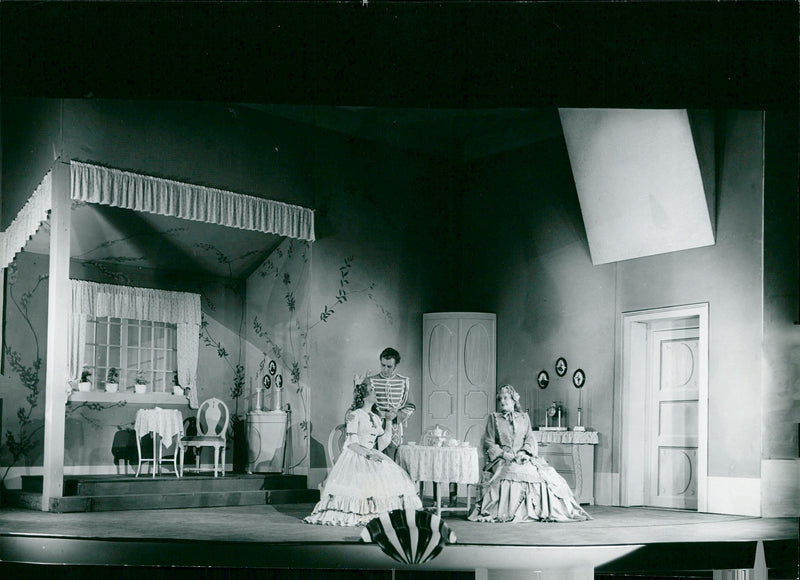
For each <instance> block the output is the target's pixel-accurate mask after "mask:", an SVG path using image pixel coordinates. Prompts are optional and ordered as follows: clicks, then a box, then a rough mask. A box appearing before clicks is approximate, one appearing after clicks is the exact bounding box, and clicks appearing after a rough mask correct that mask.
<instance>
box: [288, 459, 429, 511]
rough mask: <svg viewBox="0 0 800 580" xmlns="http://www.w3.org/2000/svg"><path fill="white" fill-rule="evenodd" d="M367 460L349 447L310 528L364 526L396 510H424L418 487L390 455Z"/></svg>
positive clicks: (315, 509) (327, 483) (324, 489)
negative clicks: (318, 526)
mask: <svg viewBox="0 0 800 580" xmlns="http://www.w3.org/2000/svg"><path fill="white" fill-rule="evenodd" d="M380 457H381V459H382V460H381V461H376V460H373V459H367V458H365V457H363V456H361V455H359V454H357V453H355V452H354V451H353V450H352V449H350V448H348V447H345V448H344V450H343V451H342V454H341V455H340V456H339V459H338V460H337V461H336V463H335V464H334V466H333V469H331V472H330V474H329V475H328V479H327V481H326V482H325V486H324V488H323V490H322V493H321V494H320V501H319V502H318V503H317V505H316V506H315V507H314V511H313V512H312V513H311V515H309V516H307V517H306V518H304V520H303V521H304V522H306V523H308V524H322V525H329V526H363V525H365V524H366V523H367V522H369V521H370V520H371V519H373V518H374V517H375V516H377V515H380V514H382V513H386V512H389V511H392V510H395V509H406V508H410V509H415V510H416V509H421V508H422V502H421V501H420V499H419V497H418V496H417V486H416V485H415V484H414V482H413V481H411V478H410V477H409V476H408V474H407V473H406V472H405V471H404V470H403V469H402V468H401V467H399V466H398V465H397V464H396V463H395V462H394V461H392V460H391V459H389V457H387V456H386V455H381V456H380Z"/></svg>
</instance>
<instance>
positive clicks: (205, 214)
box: [0, 160, 315, 510]
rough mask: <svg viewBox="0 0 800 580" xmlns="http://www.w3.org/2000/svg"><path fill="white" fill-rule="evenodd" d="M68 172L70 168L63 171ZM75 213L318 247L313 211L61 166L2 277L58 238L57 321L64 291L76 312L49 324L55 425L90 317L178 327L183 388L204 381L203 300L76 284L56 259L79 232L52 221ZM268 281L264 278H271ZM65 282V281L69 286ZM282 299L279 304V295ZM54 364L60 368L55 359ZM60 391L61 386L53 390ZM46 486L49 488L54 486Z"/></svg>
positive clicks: (24, 218)
mask: <svg viewBox="0 0 800 580" xmlns="http://www.w3.org/2000/svg"><path fill="white" fill-rule="evenodd" d="M59 163H61V164H63V165H61V167H59V166H58V164H59ZM65 165H67V166H68V175H67V174H66V172H65V171H62V168H63V169H67V168H66V167H64V166H65ZM64 190H68V192H69V193H68V197H69V200H71V202H65V201H61V200H65V199H66V193H65V192H64ZM65 204H66V205H65ZM70 204H71V205H72V206H76V204H77V206H87V204H88V206H94V207H97V206H106V207H108V208H119V210H107V211H122V210H130V211H133V212H142V213H144V214H150V215H151V216H154V217H153V218H152V219H154V220H155V219H162V220H163V218H157V217H155V216H164V217H167V218H178V219H180V220H189V221H191V222H197V223H198V224H202V227H203V228H204V227H206V226H215V227H222V228H235V229H237V230H240V231H241V230H246V231H249V232H253V233H259V234H271V235H272V236H277V237H279V239H284V240H300V241H302V242H308V243H310V242H313V241H314V240H315V237H314V211H313V210H311V209H308V208H304V207H301V206H297V205H291V204H286V203H282V202H278V201H272V200H268V199H263V198H260V197H256V196H253V195H245V194H241V193H235V192H232V191H225V190H222V189H216V188H212V187H206V186H201V185H194V184H190V183H185V182H180V181H175V180H171V179H165V178H161V177H155V176H151V175H144V174H138V173H133V172H130V171H123V170H119V169H114V168H109V167H102V166H99V165H94V164H91V163H86V162H80V161H74V160H72V161H69V162H68V163H66V162H61V161H57V162H56V164H55V165H53V166H52V167H51V169H50V171H48V172H47V174H46V175H45V176H44V178H43V179H42V180H41V182H40V183H39V185H38V186H37V187H36V189H35V191H34V192H33V194H32V195H31V196H30V197H29V198H28V200H27V202H26V203H25V204H24V206H23V207H22V209H21V210H20V211H19V212H18V213H17V215H16V217H15V218H14V220H13V221H12V222H11V223H10V224H9V226H8V227H7V229H6V230H5V231H4V232H0V268H3V269H6V268H8V267H9V265H10V264H11V263H12V261H14V259H15V256H16V255H17V254H18V253H19V252H20V251H22V250H23V249H29V248H30V246H29V243H30V242H31V240H32V239H34V236H37V232H39V231H41V230H46V229H47V230H52V231H48V232H45V233H46V234H47V235H48V236H49V237H50V241H49V248H50V254H51V258H50V260H51V266H50V268H51V284H50V292H51V301H50V303H49V306H48V312H49V314H50V315H52V314H53V313H54V312H58V311H60V310H61V309H60V308H59V307H58V306H56V307H55V308H54V305H53V304H54V303H53V301H52V299H53V296H54V295H53V292H54V291H55V292H58V291H56V290H54V288H56V287H60V289H61V290H60V293H61V294H62V295H65V298H62V299H60V300H62V302H61V304H63V305H64V306H67V302H69V303H70V304H71V308H70V307H67V308H65V309H64V310H69V313H70V316H69V317H68V320H66V319H62V322H57V323H55V324H56V326H55V327H54V326H53V325H52V323H50V322H48V354H47V357H48V361H47V363H48V364H47V367H48V371H47V386H46V397H47V399H46V411H45V413H46V415H50V411H48V410H47V409H51V408H52V409H53V410H55V409H56V408H57V407H59V406H61V405H63V404H65V403H66V401H65V400H63V399H62V402H61V403H58V404H56V407H55V408H53V407H51V405H52V404H53V403H52V402H51V401H50V400H48V399H51V398H52V397H51V395H52V394H53V393H55V392H56V391H57V390H60V391H61V392H62V393H63V386H61V387H58V386H57V384H63V383H62V382H61V381H62V380H63V379H62V378H61V377H65V378H67V379H68V380H69V381H75V380H76V379H77V377H79V376H80V372H81V369H82V368H83V365H84V356H85V353H84V350H85V336H86V321H87V317H88V316H95V317H98V316H107V317H114V318H130V319H139V320H153V321H159V322H166V323H170V324H175V325H176V326H177V330H178V332H177V337H178V353H179V354H178V361H177V373H178V379H179V382H180V384H181V385H186V386H191V385H193V384H194V383H195V381H196V380H197V379H196V373H197V366H198V350H199V345H198V343H199V335H200V333H199V328H200V325H201V318H202V312H201V296H200V294H199V293H195V292H177V291H174V290H162V289H158V288H140V287H136V286H131V285H118V284H105V283H99V282H95V281H89V280H78V279H69V274H68V272H69V264H68V262H69V260H70V256H69V255H67V254H64V253H63V251H62V252H60V253H59V252H58V251H57V250H56V249H57V248H58V247H59V240H62V241H63V240H68V237H67V238H65V237H64V236H65V235H66V236H69V235H70V234H69V230H70V229H71V228H72V227H75V226H74V225H73V226H70V225H69V224H70V220H69V218H67V220H66V223H67V224H68V225H67V227H66V229H67V230H68V231H67V233H66V234H63V233H59V232H58V231H57V230H58V228H59V227H60V226H59V225H58V224H57V218H56V221H53V220H54V216H55V215H61V216H63V215H64V213H63V212H64V211H67V212H68V211H69V209H70ZM56 205H58V207H59V208H61V209H58V211H59V212H61V213H60V214H56V211H55V210H56ZM62 219H63V218H62ZM148 219H149V218H148ZM45 222H49V223H50V228H42V225H43V224H44V223H45ZM61 223H63V222H61ZM161 223H163V222H161ZM192 227H194V226H192ZM201 229H202V228H201ZM78 233H80V232H78ZM242 235H244V234H242ZM248 235H249V234H248ZM59 236H60V237H59ZM37 237H38V236H37ZM278 243H280V242H278ZM31 245H34V244H31ZM67 245H69V244H67ZM26 246H29V247H28V248H26ZM275 247H278V246H274V247H273V249H274V248H275ZM281 247H282V246H281ZM54 255H55V257H54ZM54 259H55V260H56V261H57V262H59V263H61V262H64V264H61V266H57V267H60V268H62V272H64V271H66V272H67V274H66V275H62V276H57V277H55V278H54V277H53V276H52V273H53V267H54V266H53V260H54ZM65 260H66V262H65ZM261 277H262V278H263V277H264V274H263V273H262V276H261ZM57 280H61V281H62V282H61V285H60V286H59V285H58V283H57ZM276 286H278V284H277V283H276ZM70 294H71V295H70ZM275 294H276V295H277V292H276V293H275ZM50 318H52V316H48V319H50ZM56 318H58V317H56ZM59 325H60V326H59ZM54 328H55V329H56V330H61V329H63V332H52V331H53V329H54ZM51 334H53V335H55V336H63V338H59V339H55V340H58V341H62V344H64V343H65V344H64V346H63V347H60V349H63V350H61V352H64V351H66V357H64V356H63V355H61V356H59V355H58V354H57V351H58V350H59V349H56V348H51V347H50V346H51V345H50V341H51V340H53V338H52V337H51ZM64 335H65V336H64ZM248 348H250V347H248ZM53 356H56V357H57V358H55V359H54V358H52V357H53ZM65 359H66V360H65ZM60 361H64V362H66V363H67V364H66V365H65V366H66V367H68V368H67V369H66V373H63V371H55V373H54V374H53V375H52V377H51V370H50V369H51V367H54V368H57V367H60V365H59V364H58V362H60ZM55 377H58V378H57V379H56V378H55ZM53 381H55V383H56V384H55V385H51V382H53ZM189 393H190V401H189V403H190V407H197V404H198V401H197V389H196V388H192V389H190V390H189ZM56 399H61V396H56ZM62 409H63V407H62ZM59 414H60V415H63V411H62V412H61V413H54V415H53V416H57V415H59ZM56 423H57V422H55V423H54V422H53V421H51V420H48V429H46V430H45V441H44V446H45V465H44V470H45V473H46V474H47V473H48V472H50V473H51V477H48V476H47V475H46V476H45V480H46V483H45V487H46V488H49V492H46V493H45V494H44V496H43V509H44V510H47V509H48V505H46V504H47V503H48V499H49V498H52V497H58V496H59V495H60V492H59V488H58V484H57V483H53V476H54V477H55V478H56V481H57V480H58V479H60V477H59V475H58V474H59V473H63V452H62V453H59V452H58V450H57V446H58V441H62V442H63V423H62V425H61V429H60V431H61V432H60V433H59V432H58V431H59V428H58V425H56ZM54 427H55V428H54ZM48 431H52V433H48ZM62 445H63V443H62ZM49 449H55V452H51V453H50V454H51V456H52V457H51V459H48V450H49ZM59 458H60V462H59ZM53 461H55V463H53ZM59 465H60V467H59ZM47 480H50V483H48V482H47Z"/></svg>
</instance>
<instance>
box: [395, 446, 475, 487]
mask: <svg viewBox="0 0 800 580" xmlns="http://www.w3.org/2000/svg"><path fill="white" fill-rule="evenodd" d="M395 461H396V462H397V464H398V465H399V466H400V467H402V468H403V469H405V470H406V471H407V472H408V475H409V476H411V479H413V480H414V481H433V482H436V483H448V482H449V483H473V484H474V483H478V481H479V480H480V472H479V470H478V450H477V449H476V448H475V447H426V446H424V445H401V446H400V447H398V448H397V455H395Z"/></svg>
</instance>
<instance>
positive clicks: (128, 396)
mask: <svg viewBox="0 0 800 580" xmlns="http://www.w3.org/2000/svg"><path fill="white" fill-rule="evenodd" d="M123 401H124V402H126V403H129V404H131V405H188V404H189V399H188V398H187V397H186V396H184V395H173V394H171V393H142V394H141V395H137V394H136V393H133V392H129V391H128V392H116V393H107V392H105V391H72V393H71V394H69V395H68V396H67V404H69V403H83V402H92V403H121V402H123Z"/></svg>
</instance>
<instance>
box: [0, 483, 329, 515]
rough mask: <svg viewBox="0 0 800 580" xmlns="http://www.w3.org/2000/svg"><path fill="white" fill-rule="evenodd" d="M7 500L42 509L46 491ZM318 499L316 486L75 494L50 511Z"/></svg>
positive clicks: (16, 493)
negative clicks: (313, 487) (307, 487)
mask: <svg viewBox="0 0 800 580" xmlns="http://www.w3.org/2000/svg"><path fill="white" fill-rule="evenodd" d="M6 500H7V502H8V505H10V506H12V507H19V508H24V509H34V510H39V509H41V505H42V494H41V493H34V492H26V491H17V490H11V491H7V492H6ZM316 501H319V490H316V489H276V490H249V491H210V492H208V491H207V492H189V493H142V494H122V495H88V496H81V495H75V496H65V497H62V498H55V499H53V500H52V501H51V504H50V511H51V512H55V513H70V512H101V511H124V510H151V509H178V508H202V507H222V506H242V505H263V504H265V503H268V504H293V503H314V502H316Z"/></svg>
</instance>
